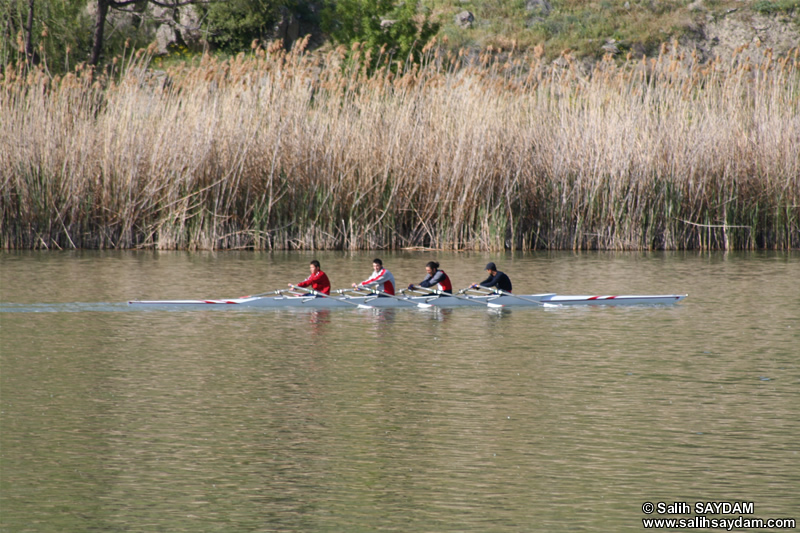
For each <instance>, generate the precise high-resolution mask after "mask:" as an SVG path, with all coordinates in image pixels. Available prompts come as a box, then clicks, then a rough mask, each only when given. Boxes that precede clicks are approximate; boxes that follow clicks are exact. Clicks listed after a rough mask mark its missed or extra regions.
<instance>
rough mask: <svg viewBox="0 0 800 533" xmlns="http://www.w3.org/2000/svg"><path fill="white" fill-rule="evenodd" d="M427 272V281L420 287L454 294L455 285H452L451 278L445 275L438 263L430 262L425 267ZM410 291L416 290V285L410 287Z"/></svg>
mask: <svg viewBox="0 0 800 533" xmlns="http://www.w3.org/2000/svg"><path fill="white" fill-rule="evenodd" d="M425 272H427V273H428V275H427V276H425V279H423V280H422V281H420V282H419V286H420V287H423V288H426V289H427V288H429V287H436V288H437V289H439V290H440V291H442V292H445V293H447V294H452V293H453V284H452V283H450V278H449V277H448V276H447V274H445V273H444V270H439V263H437V262H436V261H429V262H428V264H427V265H425ZM408 289H409V290H414V284H413V283H412V284H411V285H409V286H408Z"/></svg>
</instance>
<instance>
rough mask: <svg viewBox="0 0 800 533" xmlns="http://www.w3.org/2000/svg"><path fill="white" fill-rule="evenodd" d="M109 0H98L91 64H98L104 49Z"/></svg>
mask: <svg viewBox="0 0 800 533" xmlns="http://www.w3.org/2000/svg"><path fill="white" fill-rule="evenodd" d="M109 5H110V1H109V0H97V18H96V19H95V22H94V41H93V42H92V57H91V58H90V59H89V64H90V65H93V66H96V65H97V63H99V62H100V54H101V52H102V51H103V31H104V30H105V27H106V17H107V16H108V8H109Z"/></svg>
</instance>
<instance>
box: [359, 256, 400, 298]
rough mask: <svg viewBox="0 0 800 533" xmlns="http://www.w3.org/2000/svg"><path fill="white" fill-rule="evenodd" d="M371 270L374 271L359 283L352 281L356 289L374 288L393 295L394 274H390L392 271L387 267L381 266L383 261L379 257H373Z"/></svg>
mask: <svg viewBox="0 0 800 533" xmlns="http://www.w3.org/2000/svg"><path fill="white" fill-rule="evenodd" d="M372 270H373V271H374V272H373V273H372V275H371V276H370V277H369V278H367V279H365V280H364V281H362V282H361V283H353V287H354V288H356V289H361V288H374V289H377V290H379V291H381V292H385V293H386V294H392V295H393V294H394V287H395V282H394V276H392V273H391V272H389V271H388V270H387V269H385V268H383V261H381V260H380V259H373V261H372Z"/></svg>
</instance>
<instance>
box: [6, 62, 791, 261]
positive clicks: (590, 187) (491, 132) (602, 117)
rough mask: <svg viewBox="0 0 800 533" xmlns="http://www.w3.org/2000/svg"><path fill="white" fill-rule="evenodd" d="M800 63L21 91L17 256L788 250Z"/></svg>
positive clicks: (285, 76)
mask: <svg viewBox="0 0 800 533" xmlns="http://www.w3.org/2000/svg"><path fill="white" fill-rule="evenodd" d="M799 53H800V52H799V51H798V50H795V51H793V53H792V54H790V55H788V56H785V57H780V58H778V57H772V54H771V52H770V51H769V50H765V49H759V48H756V47H751V48H743V49H742V50H741V52H740V53H739V54H738V55H737V56H736V57H735V59H734V61H733V62H732V63H730V64H722V63H720V62H716V63H713V64H706V65H703V64H699V63H698V62H697V61H696V60H695V59H694V58H693V57H692V56H683V55H682V54H681V53H679V52H676V51H674V50H670V49H668V47H664V48H663V49H662V52H661V54H660V55H659V56H658V57H654V58H649V59H648V58H645V59H642V60H633V59H631V60H628V61H627V62H625V63H623V64H615V63H614V62H613V61H611V60H610V59H609V60H606V61H603V62H601V63H599V64H598V65H597V67H596V69H595V71H594V72H593V74H592V75H591V76H585V75H583V74H581V72H580V70H579V69H577V68H573V67H572V66H571V65H570V63H569V58H568V57H567V58H565V59H566V61H565V62H564V63H563V66H560V67H554V66H552V65H551V64H547V63H545V61H544V60H543V59H542V54H541V50H540V51H538V53H536V54H534V55H533V56H527V57H515V56H513V55H512V56H510V57H509V56H508V55H503V56H502V57H500V56H499V54H495V53H493V52H492V51H491V50H488V51H486V52H485V53H483V54H482V55H481V56H480V57H472V58H470V60H469V61H467V58H466V57H457V56H453V55H451V56H449V57H442V56H440V55H439V54H438V53H437V52H435V51H433V50H431V51H429V52H428V57H427V61H426V63H425V64H424V65H423V66H421V67H410V68H407V69H405V70H403V71H402V72H401V73H399V74H393V73H392V72H391V69H383V70H381V71H380V72H378V73H377V74H376V75H373V76H367V75H366V74H365V73H364V72H363V71H362V70H359V69H358V68H355V67H350V68H348V67H343V65H344V64H345V63H344V62H343V57H344V54H343V52H342V51H337V52H331V53H329V54H328V55H327V56H319V55H312V54H305V53H302V52H297V53H288V54H287V53H286V52H283V51H280V50H270V51H258V52H256V53H255V54H253V55H250V56H239V57H237V58H236V59H233V60H229V61H218V60H215V59H213V58H208V57H206V58H204V59H203V60H202V61H201V62H198V63H197V64H195V65H187V66H182V67H176V68H174V69H172V70H171V71H169V72H168V73H167V76H163V77H154V76H153V72H152V71H150V70H148V69H146V68H145V66H146V58H144V57H139V58H131V59H128V60H126V61H122V62H121V63H120V64H119V65H118V67H119V69H120V74H118V75H116V76H111V77H108V78H103V79H100V78H99V77H98V76H97V75H91V74H90V73H89V72H87V71H86V70H81V69H78V70H76V71H75V72H73V73H71V74H69V75H67V76H64V77H61V78H51V77H50V76H47V75H46V73H44V72H42V71H31V72H27V73H24V72H13V71H7V72H6V73H5V75H4V77H3V78H2V79H1V80H0V173H1V174H2V178H1V181H2V197H0V224H2V227H1V228H0V240H2V243H1V246H2V248H5V249H14V248H70V247H86V248H109V247H114V248H147V247H152V248H159V249H175V248H179V249H196V248H205V249H212V248H213V249H225V248H255V249H283V248H316V249H332V248H340V249H341V248H344V249H365V248H402V247H407V246H424V247H431V248H441V249H465V248H469V249H474V248H483V249H502V248H514V249H531V248H549V249H714V248H724V249H749V248H778V249H787V248H796V247H800V156H799V155H798V154H800V103H799V102H800V62H798V54H799Z"/></svg>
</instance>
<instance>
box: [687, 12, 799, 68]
mask: <svg viewBox="0 0 800 533" xmlns="http://www.w3.org/2000/svg"><path fill="white" fill-rule="evenodd" d="M698 4H699V7H698ZM692 6H694V8H695V9H697V10H703V8H702V4H700V3H699V2H695V4H692ZM680 44H681V46H682V47H684V48H688V49H696V50H697V51H698V54H699V55H700V57H701V59H702V60H704V61H708V60H712V59H715V58H717V57H719V58H720V59H722V60H723V61H726V60H729V59H730V58H731V57H732V56H733V54H734V53H735V51H736V49H737V48H739V47H741V46H742V45H746V44H756V45H759V46H762V47H765V48H771V49H772V50H773V52H774V53H775V54H776V55H782V54H786V53H787V52H789V50H791V49H793V48H796V47H798V46H800V9H797V10H794V12H792V13H776V14H760V13H757V12H755V11H753V10H751V9H750V8H749V7H748V8H742V9H729V10H728V11H727V12H725V14H724V15H722V16H719V15H713V14H711V13H708V12H704V13H703V12H701V13H700V16H699V17H698V18H697V22H696V23H695V24H694V25H693V26H692V27H691V28H690V31H689V33H688V34H687V35H686V36H685V37H683V38H682V39H681V40H680Z"/></svg>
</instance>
